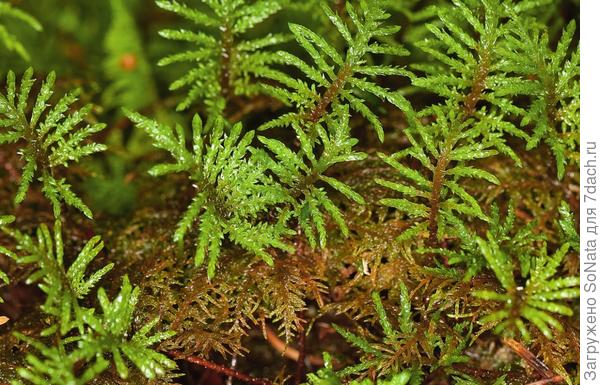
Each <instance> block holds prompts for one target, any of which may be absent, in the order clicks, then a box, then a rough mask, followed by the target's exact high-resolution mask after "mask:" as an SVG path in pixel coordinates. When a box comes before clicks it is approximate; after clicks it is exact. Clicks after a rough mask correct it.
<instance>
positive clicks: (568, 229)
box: [558, 201, 579, 252]
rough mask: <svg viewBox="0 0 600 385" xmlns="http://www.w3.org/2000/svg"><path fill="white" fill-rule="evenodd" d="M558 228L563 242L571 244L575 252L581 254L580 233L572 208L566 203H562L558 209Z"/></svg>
mask: <svg viewBox="0 0 600 385" xmlns="http://www.w3.org/2000/svg"><path fill="white" fill-rule="evenodd" d="M558 214H559V215H560V218H559V219H558V226H559V228H560V231H561V241H562V242H563V243H567V242H568V243H569V244H570V245H571V247H572V248H573V250H575V251H577V252H579V233H578V232H577V225H576V223H575V219H574V218H573V213H572V212H571V207H570V206H569V204H568V203H567V202H565V201H561V202H560V206H559V208H558Z"/></svg>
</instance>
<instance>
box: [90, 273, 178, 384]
mask: <svg viewBox="0 0 600 385" xmlns="http://www.w3.org/2000/svg"><path fill="white" fill-rule="evenodd" d="M139 294H140V290H139V288H138V287H136V288H133V287H132V286H131V284H130V282H129V279H128V278H127V276H125V277H124V278H123V284H122V285H121V291H120V292H119V294H118V295H117V297H116V298H115V299H114V300H113V301H112V302H111V301H110V300H109V298H108V296H107V295H106V292H105V291H104V289H103V288H100V289H99V290H98V302H99V303H100V307H101V309H102V314H101V315H97V314H94V313H87V314H86V315H85V322H86V324H87V325H88V326H89V328H90V333H87V334H84V335H83V336H82V338H81V340H80V341H79V343H78V345H79V346H78V347H79V349H80V350H81V351H82V354H86V356H85V357H84V358H85V359H87V360H91V359H92V358H94V357H97V356H98V352H109V353H110V354H111V355H112V358H113V360H114V363H115V366H116V369H117V373H118V374H119V376H120V377H121V378H127V377H128V375H129V370H128V368H127V365H126V363H125V361H124V360H123V356H125V357H127V359H129V361H131V362H132V363H133V364H134V365H135V366H136V367H137V368H138V370H139V371H140V372H142V374H143V375H144V376H145V377H146V378H149V379H152V378H156V377H159V376H164V375H165V374H166V373H167V370H169V369H174V368H176V365H175V363H174V362H173V361H171V360H170V359H168V358H167V357H165V356H164V355H163V354H161V353H158V352H156V351H155V350H153V349H152V348H151V346H152V345H155V344H157V343H159V342H161V341H164V340H166V339H168V338H170V337H172V336H173V335H174V334H175V333H174V332H172V331H166V332H159V333H156V334H153V335H148V334H149V333H150V331H151V330H152V329H153V328H154V327H155V326H156V325H157V324H158V321H159V319H158V318H156V319H154V320H152V321H150V322H148V323H147V324H146V325H144V326H142V327H141V328H140V329H139V330H137V331H136V332H135V333H134V334H133V335H132V336H131V338H124V337H127V336H129V335H130V333H131V329H132V323H133V313H134V310H135V306H136V304H137V302H138V300H139ZM88 352H89V353H88Z"/></svg>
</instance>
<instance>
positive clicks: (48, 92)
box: [0, 68, 106, 218]
mask: <svg viewBox="0 0 600 385" xmlns="http://www.w3.org/2000/svg"><path fill="white" fill-rule="evenodd" d="M55 80H56V75H55V74H54V72H51V73H50V74H49V75H48V77H47V78H46V81H45V82H44V83H43V84H42V86H41V88H40V91H39V93H38V95H37V97H36V99H35V103H34V104H33V105H32V106H30V104H29V94H30V91H31V88H32V86H33V84H34V82H35V79H34V78H33V70H32V69H31V68H30V69H28V70H27V71H26V72H25V73H24V74H23V77H22V78H21V84H20V85H19V87H18V88H17V85H16V78H15V74H14V73H13V72H12V71H11V72H9V73H8V76H7V80H6V83H7V85H6V93H0V144H7V143H14V144H16V146H18V147H20V150H19V151H20V153H21V156H22V158H23V162H24V166H23V171H22V173H21V183H20V185H19V190H18V192H17V195H16V196H15V199H14V201H15V204H19V203H21V202H23V200H24V199H25V195H26V194H27V191H28V190H29V187H30V185H31V184H32V183H33V181H34V179H35V178H36V176H37V179H38V180H39V181H40V182H41V183H42V192H43V193H44V195H45V196H46V198H48V199H49V200H50V202H51V203H52V208H53V211H54V216H55V217H56V218H58V217H59V216H60V212H61V201H64V202H65V203H66V204H67V205H70V206H73V207H75V208H77V209H78V210H80V211H81V212H82V213H83V214H85V215H86V216H87V217H88V218H91V217H92V213H91V211H90V209H88V207H87V206H86V205H85V204H84V203H83V201H82V200H81V199H80V198H79V197H78V196H77V195H75V193H73V191H71V186H70V185H69V184H67V183H66V181H65V179H59V178H57V177H56V176H55V169H57V168H59V167H61V166H62V167H68V166H69V164H70V163H72V162H78V161H79V160H80V159H81V158H84V157H86V156H88V155H91V154H94V153H97V152H100V151H104V150H105V149H106V146H105V145H103V144H97V143H93V142H88V138H89V137H90V136H92V135H93V134H95V133H97V132H99V131H101V130H102V129H103V128H104V127H105V125H104V124H101V123H87V122H86V121H85V119H86V118H87V116H88V114H89V113H90V112H91V109H92V106H91V105H89V104H88V105H86V106H84V107H83V108H81V109H79V110H75V111H73V112H70V113H67V111H68V110H69V109H70V108H72V105H73V104H74V103H75V102H76V101H77V96H78V95H79V90H73V91H71V92H68V93H67V94H65V95H64V96H63V97H62V98H61V99H60V100H59V101H58V102H57V103H56V104H55V105H54V106H53V107H52V108H50V109H48V107H49V104H48V101H49V100H50V97H51V96H52V94H53V93H54V90H53V89H54V81H55ZM29 109H31V112H30V113H29V114H28V113H27V111H29ZM28 115H29V117H28Z"/></svg>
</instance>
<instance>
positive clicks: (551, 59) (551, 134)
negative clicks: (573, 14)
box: [499, 18, 580, 179]
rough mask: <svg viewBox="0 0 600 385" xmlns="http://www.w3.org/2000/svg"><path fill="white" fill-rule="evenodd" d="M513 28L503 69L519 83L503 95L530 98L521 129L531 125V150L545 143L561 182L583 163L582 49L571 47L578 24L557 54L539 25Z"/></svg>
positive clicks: (570, 28)
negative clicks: (571, 168) (568, 169)
mask: <svg viewBox="0 0 600 385" xmlns="http://www.w3.org/2000/svg"><path fill="white" fill-rule="evenodd" d="M514 25H515V27H514V28H513V29H512V30H511V33H510V34H509V35H508V37H507V39H508V42H509V44H507V46H506V47H505V48H504V49H502V50H500V51H499V52H500V53H501V54H502V55H503V57H505V58H506V60H507V62H506V64H505V66H503V67H502V70H504V71H506V72H508V71H510V72H514V73H515V74H516V75H517V76H518V77H516V79H517V80H515V79H513V80H511V81H512V82H518V83H517V84H518V85H517V86H512V87H508V86H505V87H503V89H502V90H501V92H502V93H503V94H505V95H508V96H511V97H519V96H521V97H522V96H526V97H528V98H529V99H530V105H529V106H528V108H527V109H526V110H525V111H523V113H522V115H523V116H522V120H521V126H523V127H527V126H531V127H532V133H531V135H530V136H529V137H528V138H527V148H528V149H532V148H534V147H536V146H537V145H538V144H539V143H540V142H541V141H543V142H545V143H546V144H547V145H548V147H549V148H550V150H551V151H552V153H553V154H554V157H555V158H556V168H557V175H558V178H559V179H562V178H563V176H564V174H565V166H566V165H567V164H568V163H575V164H579V152H578V148H579V115H580V113H579V109H580V101H579V90H580V85H579V46H577V47H576V48H575V49H573V50H571V49H570V47H571V46H572V45H573V40H574V35H575V29H576V24H575V22H574V21H573V22H571V23H569V24H568V25H567V27H566V28H565V29H564V31H563V33H562V35H561V37H560V39H559V41H558V44H557V46H556V49H555V50H554V51H553V50H552V49H551V48H550V43H549V37H548V34H547V33H546V32H544V28H543V27H542V26H540V25H539V24H537V23H535V22H534V21H532V20H531V19H527V18H521V19H517V21H515V24H514Z"/></svg>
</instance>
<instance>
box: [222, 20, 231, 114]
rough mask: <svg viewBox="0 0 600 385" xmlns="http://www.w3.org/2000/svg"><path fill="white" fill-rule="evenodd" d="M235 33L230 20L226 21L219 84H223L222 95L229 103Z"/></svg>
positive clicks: (223, 32) (223, 31)
mask: <svg viewBox="0 0 600 385" xmlns="http://www.w3.org/2000/svg"><path fill="white" fill-rule="evenodd" d="M233 45H234V41H233V33H232V31H231V28H230V26H229V22H228V21H226V22H225V26H224V27H223V29H222V40H221V63H220V65H221V68H220V73H219V84H220V86H221V95H222V96H223V98H224V99H225V102H226V103H227V102H228V101H229V98H230V96H231V95H230V94H231V60H232V57H231V56H232V55H233Z"/></svg>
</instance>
